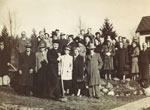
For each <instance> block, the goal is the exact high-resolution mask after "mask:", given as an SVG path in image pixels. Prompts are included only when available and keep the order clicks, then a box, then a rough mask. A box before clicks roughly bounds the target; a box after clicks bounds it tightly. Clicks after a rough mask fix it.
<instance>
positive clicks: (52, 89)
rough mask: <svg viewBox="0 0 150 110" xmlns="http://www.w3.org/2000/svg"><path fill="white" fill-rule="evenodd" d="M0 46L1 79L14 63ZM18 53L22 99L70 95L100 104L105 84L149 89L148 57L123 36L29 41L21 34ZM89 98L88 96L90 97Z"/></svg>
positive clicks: (58, 35) (83, 35) (41, 37)
mask: <svg viewBox="0 0 150 110" xmlns="http://www.w3.org/2000/svg"><path fill="white" fill-rule="evenodd" d="M4 43H5V42H4V40H0V56H1V58H3V59H0V68H2V69H0V75H1V77H2V78H3V76H5V74H6V73H7V72H8V71H6V70H7V69H8V68H7V67H6V65H7V63H8V62H10V54H9V53H10V52H8V50H9V49H6V50H7V51H5V44H4ZM15 48H16V50H17V51H18V54H19V57H18V59H19V60H18V62H19V63H18V74H17V76H18V82H17V85H18V93H20V94H22V95H34V96H37V97H44V98H61V97H62V96H64V94H66V95H76V96H81V95H85V94H86V95H88V96H89V97H95V98H100V89H99V87H100V85H101V78H105V79H106V80H112V79H113V78H114V77H118V78H120V79H121V80H122V81H123V82H125V81H126V80H125V79H126V77H130V78H131V79H132V80H137V79H140V81H142V82H144V83H146V84H147V85H148V83H149V78H150V77H149V64H150V51H149V50H148V49H147V44H146V43H143V45H142V49H141V47H140V45H139V43H138V40H137V39H134V40H133V42H132V43H131V44H130V42H129V41H128V40H127V39H126V38H125V37H121V36H119V37H118V39H117V40H116V39H111V36H105V37H104V36H101V34H100V32H96V33H95V35H94V34H92V29H91V28H88V29H87V33H85V30H81V31H80V34H79V35H77V36H74V35H72V34H71V35H66V34H64V33H60V31H59V30H58V29H56V30H55V31H53V32H52V34H51V35H49V34H48V33H46V32H44V31H40V32H39V36H37V35H36V34H35V33H33V34H32V36H31V38H30V39H29V38H28V37H26V33H25V32H24V31H23V32H22V33H21V37H20V38H18V39H17V43H16V46H15ZM86 90H87V91H88V92H87V91H86Z"/></svg>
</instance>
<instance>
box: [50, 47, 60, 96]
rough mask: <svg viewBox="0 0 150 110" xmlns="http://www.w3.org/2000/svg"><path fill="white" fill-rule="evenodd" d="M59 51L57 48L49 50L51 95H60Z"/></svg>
mask: <svg viewBox="0 0 150 110" xmlns="http://www.w3.org/2000/svg"><path fill="white" fill-rule="evenodd" d="M57 58H58V52H57V50H54V49H51V50H48V53H47V60H48V87H49V88H50V97H53V96H55V97H57V98H58V97H60V91H59V90H60V86H59V77H58V61H57Z"/></svg>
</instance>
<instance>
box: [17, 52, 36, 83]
mask: <svg viewBox="0 0 150 110" xmlns="http://www.w3.org/2000/svg"><path fill="white" fill-rule="evenodd" d="M35 63H36V62H35V54H34V53H32V52H31V53H30V55H29V56H28V55H27V53H26V52H24V53H21V54H20V57H19V70H21V71H22V74H21V75H20V76H19V85H21V86H33V74H30V73H29V70H30V69H33V70H35Z"/></svg>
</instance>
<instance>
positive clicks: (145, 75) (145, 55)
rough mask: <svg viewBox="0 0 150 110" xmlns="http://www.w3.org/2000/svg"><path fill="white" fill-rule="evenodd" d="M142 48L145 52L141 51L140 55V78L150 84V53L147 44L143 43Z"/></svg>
mask: <svg viewBox="0 0 150 110" xmlns="http://www.w3.org/2000/svg"><path fill="white" fill-rule="evenodd" d="M142 46H143V50H141V51H140V55H139V70H140V78H141V81H142V82H145V83H149V79H150V74H149V64H150V51H149V50H148V49H147V44H146V43H143V45H142Z"/></svg>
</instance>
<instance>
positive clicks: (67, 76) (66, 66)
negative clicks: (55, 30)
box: [60, 55, 73, 80]
mask: <svg viewBox="0 0 150 110" xmlns="http://www.w3.org/2000/svg"><path fill="white" fill-rule="evenodd" d="M60 67H61V69H60V73H61V75H62V80H72V70H73V57H72V56H70V55H62V56H61V57H60Z"/></svg>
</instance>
